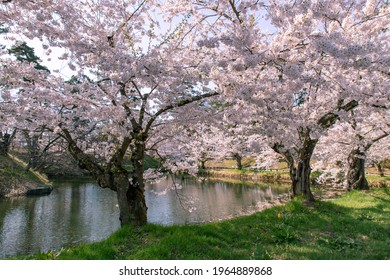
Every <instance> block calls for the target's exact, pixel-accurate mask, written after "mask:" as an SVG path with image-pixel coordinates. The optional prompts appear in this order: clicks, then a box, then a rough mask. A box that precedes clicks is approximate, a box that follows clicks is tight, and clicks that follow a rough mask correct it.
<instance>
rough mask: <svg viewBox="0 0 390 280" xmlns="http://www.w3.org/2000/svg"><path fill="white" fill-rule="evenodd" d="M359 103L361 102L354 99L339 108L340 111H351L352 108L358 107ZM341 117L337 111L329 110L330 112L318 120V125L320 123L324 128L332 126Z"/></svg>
mask: <svg viewBox="0 0 390 280" xmlns="http://www.w3.org/2000/svg"><path fill="white" fill-rule="evenodd" d="M358 105H359V103H358V102H357V101H356V100H352V101H350V102H348V103H347V104H345V105H343V106H340V107H339V108H338V111H341V110H343V111H346V112H348V111H350V110H352V109H354V108H355V107H357V106H358ZM338 119H339V115H338V114H337V113H332V112H329V113H326V114H325V115H324V116H322V117H321V118H320V119H319V120H318V122H317V123H318V125H320V126H321V127H322V128H330V127H331V126H332V125H334V124H335V123H336V121H337V120H338Z"/></svg>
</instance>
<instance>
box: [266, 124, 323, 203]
mask: <svg viewBox="0 0 390 280" xmlns="http://www.w3.org/2000/svg"><path fill="white" fill-rule="evenodd" d="M300 139H301V141H302V146H301V148H300V149H299V150H298V154H297V160H295V159H294V157H293V154H292V153H291V151H289V150H288V149H285V147H284V146H283V145H282V144H278V143H276V144H274V145H273V147H272V149H273V150H274V151H275V152H277V153H279V154H281V155H283V157H284V158H285V159H286V161H287V164H288V167H289V172H290V179H291V188H292V193H293V197H294V196H297V195H304V196H305V198H306V201H308V202H313V201H314V196H313V194H312V192H311V183H310V174H311V167H310V159H311V156H312V155H313V151H314V148H315V146H316V144H317V142H318V140H317V139H311V138H310V131H309V130H308V129H305V128H301V129H300Z"/></svg>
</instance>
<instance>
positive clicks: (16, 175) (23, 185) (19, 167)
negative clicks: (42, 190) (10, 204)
mask: <svg viewBox="0 0 390 280" xmlns="http://www.w3.org/2000/svg"><path fill="white" fill-rule="evenodd" d="M48 183H49V181H47V178H46V177H44V176H43V175H42V174H39V173H37V172H28V171H26V170H25V169H24V168H23V163H22V162H19V163H18V161H14V160H12V159H11V158H9V157H4V156H0V197H10V196H18V195H23V194H24V193H26V191H27V190H30V189H35V188H37V187H38V186H40V185H43V184H48Z"/></svg>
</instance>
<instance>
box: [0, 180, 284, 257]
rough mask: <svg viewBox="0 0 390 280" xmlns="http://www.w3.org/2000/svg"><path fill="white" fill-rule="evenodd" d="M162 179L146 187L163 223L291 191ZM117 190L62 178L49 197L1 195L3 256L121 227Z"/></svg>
mask: <svg viewBox="0 0 390 280" xmlns="http://www.w3.org/2000/svg"><path fill="white" fill-rule="evenodd" d="M175 181H176V188H174V187H173V184H172V180H170V179H169V178H166V179H163V180H161V181H160V182H158V183H154V184H148V185H147V187H146V192H145V195H146V203H147V205H148V222H149V223H156V224H162V225H172V224H193V223H204V222H208V221H217V220H223V219H227V218H230V217H234V216H239V215H244V214H248V213H251V212H255V211H257V210H259V209H262V208H263V207H264V204H266V203H268V202H270V201H273V200H274V199H275V198H276V197H277V196H278V195H281V194H285V193H287V191H288V187H287V186H282V185H272V186H270V185H267V184H264V185H259V184H257V185H254V184H253V185H248V184H242V183H227V182H220V181H211V180H208V181H204V182H201V181H198V180H195V179H189V178H186V179H176V180H175ZM118 217H119V209H118V207H117V201H116V193H115V192H113V191H111V190H108V189H102V188H100V187H98V186H97V185H96V184H95V183H91V182H86V181H58V182H55V184H54V190H53V192H52V193H51V194H50V195H49V196H42V197H18V198H12V199H1V200H0V258H6V257H11V256H15V255H19V254H23V255H25V254H31V253H36V252H40V251H41V252H45V251H48V250H53V249H54V250H55V249H59V248H61V247H64V246H69V245H75V244H80V243H86V242H93V241H98V240H102V239H104V238H106V237H107V236H109V235H110V234H111V233H113V232H114V231H115V230H117V229H118V228H119V227H120V224H119V218H118Z"/></svg>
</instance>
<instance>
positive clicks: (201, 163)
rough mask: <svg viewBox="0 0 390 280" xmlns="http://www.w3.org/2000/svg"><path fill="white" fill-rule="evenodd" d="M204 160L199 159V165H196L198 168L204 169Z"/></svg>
mask: <svg viewBox="0 0 390 280" xmlns="http://www.w3.org/2000/svg"><path fill="white" fill-rule="evenodd" d="M206 161H207V160H199V163H200V164H199V166H198V168H199V169H200V170H205V169H206Z"/></svg>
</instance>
